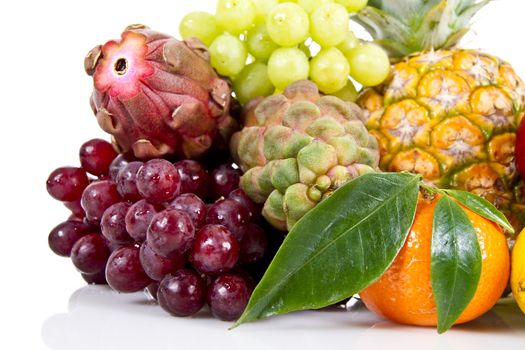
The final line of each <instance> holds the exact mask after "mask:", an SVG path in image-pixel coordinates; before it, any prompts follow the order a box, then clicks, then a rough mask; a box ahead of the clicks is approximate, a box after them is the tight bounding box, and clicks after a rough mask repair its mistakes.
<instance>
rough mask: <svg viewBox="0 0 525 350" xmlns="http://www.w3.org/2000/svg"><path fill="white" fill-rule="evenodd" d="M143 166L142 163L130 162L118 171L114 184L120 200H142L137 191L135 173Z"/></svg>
mask: <svg viewBox="0 0 525 350" xmlns="http://www.w3.org/2000/svg"><path fill="white" fill-rule="evenodd" d="M143 164H144V163H142V162H130V163H128V164H126V166H124V167H123V168H122V169H121V170H120V171H119V173H118V175H117V178H116V180H115V182H116V183H117V190H118V193H120V195H121V196H122V198H124V199H126V200H128V201H132V202H136V201H139V200H141V199H142V196H141V195H140V193H139V190H138V189H137V173H138V171H139V169H140V167H141V166H142V165H143Z"/></svg>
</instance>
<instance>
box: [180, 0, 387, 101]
mask: <svg viewBox="0 0 525 350" xmlns="http://www.w3.org/2000/svg"><path fill="white" fill-rule="evenodd" d="M367 1H368V0H288V1H286V0H285V1H283V0H281V1H280V0H217V6H216V9H215V14H210V13H207V12H192V13H189V14H188V15H186V16H185V17H184V18H183V19H182V21H181V23H180V27H179V31H180V34H181V36H182V38H183V39H186V38H189V37H196V38H198V39H200V40H201V41H202V42H203V43H204V44H205V45H207V46H208V47H209V51H210V56H211V64H212V66H213V67H214V68H215V70H216V71H217V72H218V73H219V74H220V75H222V76H224V77H228V78H230V79H231V81H232V85H233V89H234V92H235V95H236V97H237V99H238V100H239V102H240V103H241V104H245V103H247V102H248V101H249V100H251V99H252V98H255V97H258V96H263V97H265V96H269V95H271V94H274V93H279V92H280V91H282V90H284V89H285V88H286V86H288V85H290V84H292V83H294V82H296V81H299V80H306V79H310V80H311V81H313V82H314V83H316V84H317V86H318V87H319V90H320V91H321V92H323V93H324V94H331V95H335V96H337V97H339V98H341V99H344V100H347V101H354V100H355V98H356V95H357V91H356V87H355V86H354V83H353V81H356V82H358V83H359V84H361V85H363V86H375V85H379V84H381V83H382V82H383V81H384V80H385V79H386V78H387V76H388V73H389V70H390V62H389V60H388V56H387V54H386V53H385V52H384V51H383V49H381V48H379V47H378V46H376V45H374V44H372V43H361V42H360V40H359V39H358V38H357V37H356V36H355V34H354V33H353V32H352V31H351V29H350V25H349V24H350V16H351V15H352V14H353V13H356V12H358V11H360V10H361V9H363V8H364V7H365V6H366V5H367ZM314 48H315V49H314ZM312 52H315V54H312Z"/></svg>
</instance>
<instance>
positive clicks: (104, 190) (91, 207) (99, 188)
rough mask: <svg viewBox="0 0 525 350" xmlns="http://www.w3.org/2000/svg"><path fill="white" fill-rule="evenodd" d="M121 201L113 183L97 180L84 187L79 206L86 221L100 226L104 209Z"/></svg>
mask: <svg viewBox="0 0 525 350" xmlns="http://www.w3.org/2000/svg"><path fill="white" fill-rule="evenodd" d="M121 201H122V197H120V194H119V193H118V191H117V185H116V184H115V183H114V182H113V181H111V180H99V181H95V182H93V183H91V184H90V185H89V186H88V187H86V189H85V190H84V193H82V200H81V204H82V208H83V209H84V211H85V212H86V218H87V219H88V221H89V222H92V223H95V224H100V220H101V219H102V215H103V214H104V212H105V211H106V209H107V208H109V207H110V206H112V205H113V204H115V203H118V202H121Z"/></svg>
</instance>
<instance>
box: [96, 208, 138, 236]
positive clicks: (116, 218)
mask: <svg viewBox="0 0 525 350" xmlns="http://www.w3.org/2000/svg"><path fill="white" fill-rule="evenodd" d="M130 207H131V204H130V203H128V202H120V203H115V204H113V205H112V206H111V207H109V208H107V209H106V211H105V212H104V215H102V220H101V221H100V229H101V230H102V234H103V235H104V237H106V238H107V239H108V240H109V241H111V242H113V243H117V244H126V243H133V238H131V236H130V235H129V234H128V232H127V231H126V220H125V219H126V214H127V212H128V210H129V208H130Z"/></svg>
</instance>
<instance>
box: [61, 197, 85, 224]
mask: <svg viewBox="0 0 525 350" xmlns="http://www.w3.org/2000/svg"><path fill="white" fill-rule="evenodd" d="M64 206H65V207H66V208H68V209H69V210H71V215H73V216H74V217H76V218H78V219H81V218H84V217H85V216H86V212H85V211H84V209H82V205H81V204H80V198H79V199H78V200H76V201H72V202H64Z"/></svg>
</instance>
